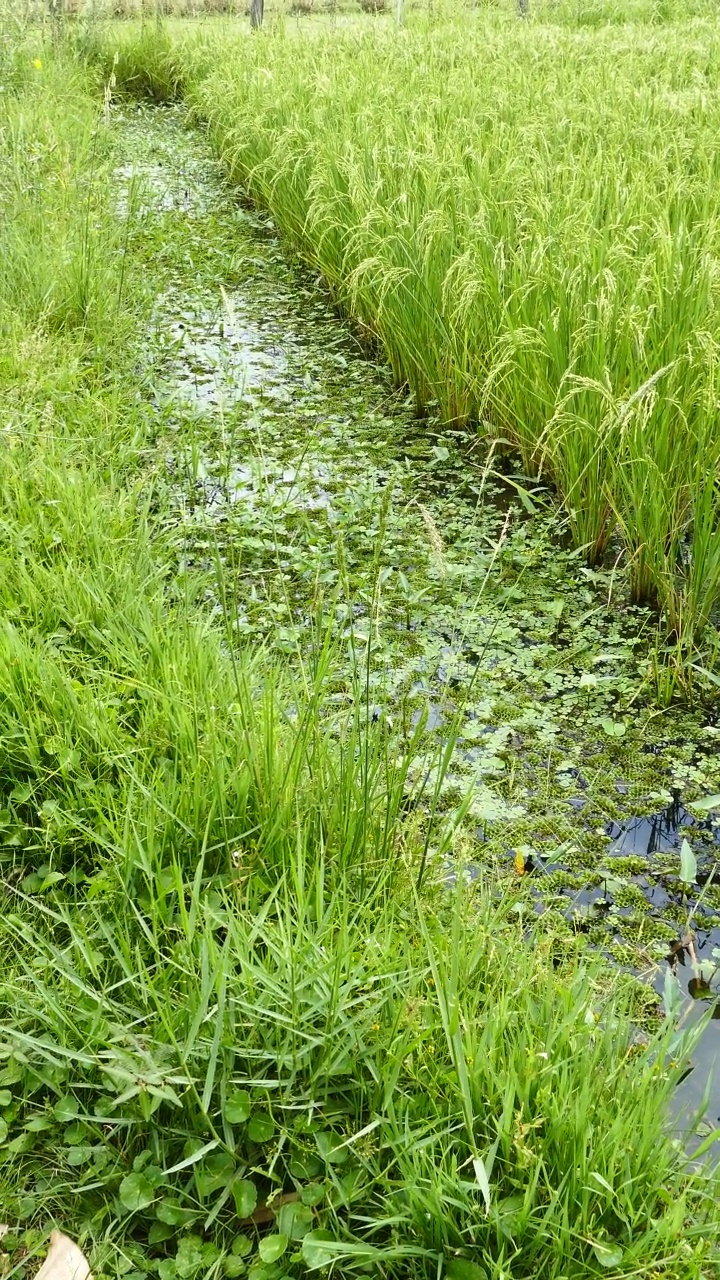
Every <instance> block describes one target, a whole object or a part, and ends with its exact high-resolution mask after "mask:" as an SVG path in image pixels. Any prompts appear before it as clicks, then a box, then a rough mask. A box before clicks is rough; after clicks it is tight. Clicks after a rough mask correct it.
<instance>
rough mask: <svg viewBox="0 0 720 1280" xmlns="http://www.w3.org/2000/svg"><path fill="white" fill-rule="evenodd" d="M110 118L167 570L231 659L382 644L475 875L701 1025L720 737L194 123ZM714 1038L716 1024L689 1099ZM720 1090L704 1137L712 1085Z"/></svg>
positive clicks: (700, 1086)
mask: <svg viewBox="0 0 720 1280" xmlns="http://www.w3.org/2000/svg"><path fill="white" fill-rule="evenodd" d="M116 127H117V129H118V131H119V132H120V133H121V137H122V146H123V148H124V151H125V154H126V163H125V164H124V166H123V169H122V171H121V173H120V174H119V177H120V178H121V180H122V192H123V195H122V209H123V212H124V214H125V216H127V217H128V218H129V220H130V226H131V234H132V235H133V237H134V238H135V239H136V240H137V241H138V242H139V243H140V244H141V245H142V246H144V248H145V250H146V251H147V253H148V254H152V256H153V261H154V273H156V272H157V271H158V269H159V270H160V272H161V274H162V278H163V280H164V287H163V289H162V291H161V292H160V294H159V296H158V297H157V298H156V301H155V309H154V320H153V325H152V330H151V333H150V334H149V336H148V347H147V352H146V356H145V361H144V367H143V369H142V371H141V374H142V378H143V381H144V383H145V385H146V387H147V388H148V395H149V396H150V397H151V399H152V403H153V405H154V410H155V414H156V419H157V439H158V455H159V458H160V460H161V462H160V465H161V468H162V473H163V476H164V484H165V485H166V489H167V497H168V504H167V505H168V507H169V509H170V510H171V512H172V515H171V518H170V522H169V527H165V528H164V530H163V533H164V536H165V538H166V543H167V544H168V545H170V546H171V548H172V553H173V555H174V556H175V561H176V569H177V572H178V573H179V574H180V573H182V572H184V571H185V569H186V568H188V567H189V568H191V569H192V572H193V574H194V575H196V576H199V577H200V579H202V578H203V576H204V577H205V579H206V582H207V592H206V604H207V607H208V609H210V610H211V611H212V610H216V611H219V610H220V609H222V610H223V611H224V613H225V615H226V616H227V615H228V614H229V615H230V624H231V626H232V629H233V631H234V633H235V635H236V637H237V639H238V642H243V641H246V642H248V643H255V642H258V641H260V640H261V639H262V640H268V641H270V642H271V643H272V645H273V646H274V647H275V648H276V649H278V650H280V651H288V652H291V651H294V650H295V649H296V648H297V647H298V646H302V645H303V643H305V641H306V639H307V635H308V629H309V627H311V626H312V624H313V621H314V620H315V619H316V618H317V617H318V615H319V614H322V615H323V616H325V617H328V616H330V617H331V619H332V621H333V623H334V625H335V627H336V630H337V634H338V636H339V638H340V640H341V641H345V642H346V643H347V646H348V652H349V653H350V651H352V652H353V653H354V654H355V655H357V653H358V651H359V650H362V651H363V652H367V647H368V646H369V651H370V669H371V682H370V684H371V692H370V704H369V708H368V710H369V713H370V714H372V715H373V716H376V717H377V716H384V717H386V718H387V719H388V721H390V722H392V723H393V724H395V725H396V726H397V729H398V733H399V734H402V733H406V732H407V731H408V730H409V729H410V728H412V726H413V725H415V724H417V723H418V720H419V719H420V718H422V719H423V721H424V722H425V724H426V732H427V734H428V735H430V736H433V735H434V737H435V738H436V739H440V740H442V739H443V738H447V736H448V735H449V734H452V735H453V736H454V737H455V738H456V744H455V749H454V752H453V759H452V764H451V767H450V769H449V771H448V774H447V776H446V777H445V779H444V781H443V783H442V791H443V803H444V805H445V806H446V808H447V809H448V811H452V809H453V807H454V806H457V805H458V804H459V803H460V800H461V797H462V796H463V795H464V794H465V793H466V792H467V790H468V788H470V789H471V791H472V801H471V803H470V806H469V810H468V817H467V819H466V827H467V838H466V841H465V845H464V849H465V853H464V866H463V869H462V873H463V874H465V875H466V876H467V877H468V879H469V880H472V879H473V878H474V877H477V876H480V875H492V876H493V877H495V878H496V879H497V880H499V881H501V882H503V883H505V884H506V886H507V887H508V888H509V889H510V890H511V891H512V893H513V894H515V895H516V897H517V902H518V909H519V910H520V911H521V912H523V913H524V918H526V919H527V921H528V923H529V926H532V928H535V927H540V928H543V929H548V930H552V931H553V932H554V933H555V934H556V936H557V939H558V944H559V945H562V943H563V941H566V942H567V943H568V945H570V944H571V943H574V942H575V940H576V938H577V934H578V933H582V934H583V935H586V936H587V939H588V941H589V943H591V944H594V945H597V946H600V947H602V948H604V949H605V951H606V952H607V954H608V956H609V957H610V958H611V959H612V960H613V961H615V962H617V963H620V964H622V965H624V966H626V967H627V968H630V969H632V970H633V971H635V972H638V973H640V974H642V976H643V978H644V980H645V981H646V982H647V990H648V1008H650V1006H651V1004H653V1003H654V1001H655V994H654V990H653V988H655V989H657V990H662V989H663V988H664V987H665V982H666V973H667V971H668V967H669V966H670V968H671V972H672V973H673V974H674V975H676V976H677V978H678V980H679V982H680V986H681V990H682V992H683V996H684V998H685V1000H686V1002H687V1015H686V1016H687V1017H688V1019H689V1020H691V1021H692V1020H693V1019H697V1017H698V1016H702V1015H703V1013H704V1012H705V1011H710V1010H714V1008H715V1001H716V996H715V988H716V986H717V985H718V983H716V979H715V975H714V962H715V959H716V958H717V957H715V956H714V951H715V949H716V948H717V947H718V946H719V945H720V884H716V883H715V875H716V866H717V852H718V839H719V838H720V833H719V829H718V826H717V825H716V823H715V820H714V813H715V812H716V811H714V810H713V809H705V810H700V809H697V808H694V807H693V804H694V802H695V801H698V800H699V801H701V802H702V801H704V800H706V799H707V797H708V795H712V794H714V793H717V792H720V762H718V759H717V752H716V739H717V736H718V733H720V730H719V729H718V728H717V727H716V726H715V725H714V724H713V723H712V722H711V721H710V720H709V719H705V718H703V716H702V715H695V716H691V715H689V714H684V713H682V712H680V711H678V710H673V711H671V712H667V713H664V714H659V713H658V712H657V709H656V708H655V707H654V706H653V705H652V702H651V700H649V699H645V698H644V696H643V693H642V689H643V685H644V681H645V680H646V674H647V651H648V645H649V643H650V640H651V636H652V623H651V620H650V619H649V618H648V617H647V616H646V615H645V614H643V613H642V611H639V610H636V609H633V608H631V607H630V606H629V605H628V603H627V599H626V595H625V591H624V584H623V582H622V579H621V576H619V575H618V574H617V572H616V571H611V570H607V571H604V570H599V571H591V570H589V569H588V568H587V567H586V566H585V565H584V564H583V561H582V558H581V557H580V556H579V555H578V554H577V553H576V552H574V551H571V550H568V549H567V544H566V541H565V539H564V537H563V532H564V531H563V528H562V523H561V520H560V518H559V517H558V515H557V513H555V512H554V511H553V508H552V506H551V504H550V503H549V502H548V500H547V495H545V494H544V493H542V492H541V491H538V490H537V489H536V488H534V487H533V485H532V484H531V482H529V481H528V480H527V479H526V478H524V477H522V476H518V475H515V474H514V473H513V470H512V462H511V461H510V462H508V461H507V460H503V461H502V462H501V461H500V460H499V459H497V458H496V459H492V458H491V459H490V460H489V461H488V458H487V455H486V453H485V452H483V451H481V450H480V449H479V448H477V449H475V448H473V446H472V441H470V440H469V439H468V436H467V433H456V432H454V431H452V430H449V429H447V428H446V427H443V426H442V424H439V423H437V422H434V421H433V420H432V418H429V419H425V420H424V421H421V422H419V421H417V419H416V418H415V417H414V415H413V412H412V407H411V406H410V405H408V404H407V403H406V402H405V400H404V398H403V395H402V393H401V392H398V391H397V390H395V389H394V388H393V387H392V385H391V383H390V381H389V377H388V374H387V371H386V369H385V368H384V366H383V365H382V364H381V363H379V362H378V361H377V360H375V359H373V358H372V356H371V355H368V353H367V351H364V350H363V349H362V348H361V346H360V343H359V341H358V339H357V337H356V336H355V335H354V334H353V332H352V330H351V329H350V328H348V327H347V326H346V325H345V324H343V323H342V322H341V320H340V319H339V317H338V316H337V314H336V313H335V311H334V310H333V308H332V305H331V302H330V300H329V299H328V297H327V295H326V294H325V293H324V292H323V290H322V288H321V287H320V285H319V282H317V281H315V280H314V279H313V278H312V277H311V276H309V275H308V273H307V272H306V271H303V270H301V269H300V268H299V267H298V266H297V265H296V264H294V263H293V261H292V259H291V258H290V257H289V256H288V255H287V253H286V251H285V250H284V249H283V247H282V246H281V245H280V243H279V240H278V237H277V235H276V233H275V231H274V228H273V226H272V224H271V223H270V222H269V221H268V219H267V218H266V217H265V216H264V215H262V214H261V213H258V212H256V211H253V210H252V209H250V208H249V207H247V206H246V205H245V204H244V203H243V202H242V200H241V199H240V198H239V196H238V194H237V193H236V192H232V191H230V190H228V189H227V188H226V187H225V186H224V185H223V181H222V176H221V174H220V172H219V170H218V169H217V168H216V166H215V164H214V163H213V161H212V159H211V158H210V156H209V153H208V149H207V146H206V144H205V140H204V139H203V137H202V135H201V134H200V133H198V132H197V131H195V132H193V131H190V130H189V129H187V128H186V126H185V124H184V121H183V117H182V114H181V112H180V111H179V110H178V109H152V110H149V109H144V108H136V109H123V111H122V112H118V115H117V117H116ZM165 505H166V504H163V507H164V508H165ZM218 565H220V566H222V568H221V573H222V576H223V592H222V601H221V599H220V595H219V593H218V591H217V589H216V585H215V584H216V583H217V575H218ZM349 660H350V659H349ZM639 690H640V693H638V691H639ZM338 696H342V690H339V691H338ZM717 813H718V814H720V810H718V811H717ZM683 840H687V841H688V842H689V844H690V845H691V847H692V850H693V853H694V855H695V858H696V862H697V874H696V876H695V877H694V880H693V883H692V884H687V883H685V882H684V881H683V879H682V876H681V871H682V866H681V847H682V841H683ZM435 870H436V874H437V875H438V876H445V877H446V878H448V879H452V877H453V876H454V875H456V874H457V873H458V868H457V867H440V866H438V867H436V868H435ZM711 971H712V973H711ZM699 972H700V973H702V974H703V975H704V977H703V981H702V983H701V984H699V985H698V981H697V978H698V973H699ZM717 1036H718V1026H717V1024H715V1023H714V1022H713V1021H712V1020H710V1022H709V1025H708V1029H707V1031H706V1033H705V1035H704V1038H703V1041H702V1043H701V1046H700V1049H699V1051H698V1053H697V1055H696V1059H695V1069H694V1071H693V1072H692V1073H691V1075H690V1076H689V1077H688V1079H687V1081H686V1082H685V1084H684V1085H683V1089H682V1101H683V1102H684V1103H687V1104H688V1106H692V1105H694V1104H696V1103H697V1102H698V1101H699V1099H700V1097H701V1096H702V1093H703V1090H704V1089H705V1088H706V1086H707V1082H708V1080H709V1079H710V1077H711V1068H712V1062H713V1059H714V1056H715V1053H716V1051H717V1047H718V1039H717ZM709 1096H710V1104H709V1109H708V1113H707V1120H708V1121H711V1122H713V1123H714V1122H716V1121H718V1120H720V1080H718V1081H717V1082H715V1083H713V1082H712V1081H711V1083H710V1095H709Z"/></svg>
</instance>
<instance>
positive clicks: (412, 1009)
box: [0, 36, 718, 1280]
mask: <svg viewBox="0 0 720 1280" xmlns="http://www.w3.org/2000/svg"><path fill="white" fill-rule="evenodd" d="M147 38H148V37H146V39H147ZM150 39H151V42H152V41H155V40H156V37H154V36H152V37H151V38H150ZM148 48H149V49H150V48H153V49H154V50H155V56H156V63H155V64H153V65H150V64H149V63H147V62H146V64H145V65H146V66H149V70H148V71H147V72H146V80H145V82H144V89H145V90H146V91H147V90H151V91H154V92H155V93H156V94H157V96H167V94H168V93H170V92H172V93H175V92H177V88H178V84H179V81H180V78H181V77H180V75H179V74H177V73H176V71H175V70H173V67H172V66H171V65H169V64H168V61H167V54H166V50H164V48H163V46H158V45H157V43H155V44H152V43H149V44H148ZM123 56H125V55H123ZM143 56H145V55H143ZM3 58H4V59H5V62H4V65H3V83H4V84H5V85H6V92H5V93H4V94H3V95H2V97H1V98H0V207H1V209H2V215H3V217H2V223H1V224H0V225H1V226H2V231H1V233H0V234H1V235H2V257H3V265H4V271H3V275H2V278H1V279H0V325H1V326H2V329H1V333H2V339H3V341H2V365H1V366H0V377H1V379H2V383H1V391H0V395H1V397H2V411H3V423H2V425H3V428H4V430H3V432H2V437H1V444H0V448H1V449H2V482H1V486H0V539H1V541H0V545H1V547H2V562H3V576H2V587H1V590H2V602H3V623H2V629H1V630H0V644H1V645H2V651H1V653H0V673H1V674H0V681H1V682H2V683H1V684H0V716H1V717H2V721H1V723H2V734H1V743H2V745H1V748H0V786H1V787H2V797H1V802H2V841H3V843H2V850H1V851H0V867H1V868H2V888H1V889H0V893H1V894H2V914H1V915H0V963H1V966H2V967H1V970H0V1022H1V1024H2V1031H1V1032H0V1204H2V1218H3V1222H7V1224H8V1225H9V1227H10V1232H9V1233H6V1234H5V1235H4V1236H3V1238H2V1240H1V1241H0V1263H1V1265H2V1269H3V1270H4V1272H5V1273H6V1274H7V1276H8V1277H9V1276H10V1275H21V1274H28V1275H31V1274H32V1273H33V1271H34V1267H35V1259H36V1258H37V1256H38V1254H39V1253H40V1252H41V1251H42V1248H43V1242H44V1240H45V1237H46V1234H47V1230H48V1228H49V1226H50V1225H51V1224H52V1223H57V1224H58V1225H60V1226H61V1227H63V1228H64V1229H65V1230H67V1231H69V1232H71V1233H72V1234H74V1235H76V1236H79V1237H80V1238H81V1240H82V1242H83V1244H84V1246H85V1248H86V1250H87V1252H88V1253H89V1254H90V1255H91V1261H92V1265H93V1271H94V1274H95V1276H96V1278H99V1277H104V1276H108V1277H110V1276H112V1277H116V1276H125V1277H132V1280H139V1278H140V1277H143V1276H158V1277H160V1280H175V1277H178V1280H191V1278H192V1277H196V1276H197V1277H200V1276H210V1275H217V1276H219V1275H226V1276H238V1275H244V1274H246V1273H247V1274H248V1276H249V1277H250V1280H281V1278H282V1277H285V1276H300V1275H304V1274H306V1273H307V1272H309V1271H316V1270H318V1271H324V1272H325V1273H327V1271H328V1269H330V1271H331V1274H335V1275H339V1276H350V1275H354V1274H359V1273H361V1274H368V1273H374V1274H376V1275H381V1276H388V1277H390V1276H397V1277H408V1276H416V1277H423V1278H425V1277H427V1278H428V1280H429V1278H430V1277H438V1276H440V1277H442V1276H443V1275H445V1276H447V1277H449V1278H450V1280H453V1277H454V1280H482V1277H486V1280H523V1278H525V1277H529V1276H540V1277H543V1280H561V1277H573V1278H575V1277H577V1278H578V1280H579V1278H581V1277H591V1276H597V1275H611V1276H612V1275H615V1276H632V1275H637V1274H655V1275H656V1276H657V1277H666V1278H667V1280H671V1278H672V1280H674V1278H675V1277H677V1276H679V1275H682V1276H687V1277H688V1280H707V1277H708V1276H713V1275H714V1274H716V1261H717V1253H718V1248H717V1244H718V1242H717V1229H716V1225H715V1219H714V1209H715V1204H716V1199H717V1194H716V1193H717V1187H716V1182H715V1180H714V1177H710V1176H709V1175H705V1174H699V1173H697V1172H693V1171H692V1170H691V1169H689V1168H688V1165H687V1162H686V1160H685V1158H684V1156H683V1154H682V1152H681V1151H679V1150H678V1147H677V1145H676V1144H675V1143H674V1142H673V1141H672V1140H671V1139H670V1137H669V1136H668V1135H667V1131H666V1111H667V1105H668V1102H669V1099H670V1097H671V1095H672V1091H673V1089H674V1086H675V1084H676V1083H677V1080H678V1078H679V1076H680V1074H681V1072H682V1070H683V1063H684V1060H685V1054H686V1050H687V1045H684V1044H683V1043H682V1041H681V1040H678V1039H677V1037H676V1032H675V1027H674V1024H673V1019H672V1018H670V1019H668V1021H667V1023H665V1024H664V1025H663V1027H662V1028H661V1030H660V1032H659V1033H658V1035H657V1036H654V1037H652V1038H651V1040H650V1042H649V1043H647V1044H646V1043H645V1042H644V1040H643V1039H642V1037H640V1036H639V1035H638V1034H637V1028H636V1027H635V1025H634V1022H633V1016H632V1015H633V1012H634V1009H633V1003H632V1000H633V987H632V984H631V983H630V982H629V981H628V982H626V981H625V980H624V979H617V980H615V979H613V980H612V981H610V980H609V979H608V974H607V969H606V967H605V966H603V965H602V964H601V961H600V960H599V959H597V958H594V957H593V956H592V955H588V954H584V949H583V948H582V945H581V943H580V942H579V943H578V945H577V947H573V946H571V945H570V944H567V945H566V946H564V947H563V948H558V947H557V946H556V945H555V944H554V943H553V942H552V941H551V940H546V939H545V940H544V939H542V938H541V937H538V938H537V939H535V937H534V934H533V932H532V930H531V929H530V928H529V927H528V925H527V924H523V922H522V920H521V918H520V916H519V914H518V912H517V911H516V910H515V907H516V905H517V904H516V902H515V900H514V896H513V893H512V891H508V892H507V893H505V894H503V895H499V894H498V891H497V885H496V883H495V882H494V881H492V880H490V879H488V880H485V879H481V880H479V881H478V882H477V883H476V885H475V888H474V889H473V890H472V891H467V892H466V891H465V889H464V887H462V888H461V889H459V890H458V892H457V893H455V894H454V893H452V892H450V891H449V889H448V886H447V885H446V884H445V882H444V880H443V876H442V870H441V868H442V866H443V862H442V856H441V855H442V854H443V851H444V848H445V847H449V844H450V842H451V841H452V830H451V829H450V830H448V829H447V828H445V829H441V828H439V827H435V826H434V825H433V824H432V822H431V820H430V809H431V804H430V802H429V798H428V797H426V798H425V799H424V798H423V796H422V794H421V792H420V791H419V790H418V791H416V792H415V793H414V794H413V795H410V794H408V784H407V777H408V770H409V768H410V766H411V765H413V764H415V765H416V764H417V760H416V759H414V757H415V756H416V753H417V750H418V743H417V741H416V740H413V739H412V738H411V739H410V740H409V741H405V743H404V744H403V751H402V752H400V751H399V744H398V742H397V741H396V740H394V739H392V738H391V737H390V736H389V728H388V726H387V725H386V724H385V723H384V721H382V720H380V721H379V722H378V723H376V724H375V723H373V721H372V718H371V717H370V716H368V714H367V708H366V707H364V705H363V700H364V698H365V697H366V694H365V691H364V687H363V675H364V672H363V670H362V668H361V669H360V670H359V671H358V673H357V676H356V678H355V679H353V677H352V674H351V676H350V677H348V675H347V668H346V666H345V667H344V668H343V669H342V671H340V669H339V664H338V663H337V662H336V656H335V651H334V648H333V643H334V642H333V641H332V640H331V638H330V636H329V632H328V630H327V629H326V628H324V626H323V623H322V620H321V619H320V621H319V622H318V624H317V630H316V632H315V633H313V635H312V636H311V638H310V640H309V642H308V645H307V648H306V650H304V651H303V652H302V653H297V654H296V655H295V656H294V657H293V656H290V657H288V656H287V655H285V656H284V657H283V659H282V661H280V660H279V658H278V656H277V654H275V653H273V651H272V646H271V645H269V646H267V648H266V649H264V650H256V651H254V652H250V651H248V649H243V648H241V647H240V646H239V645H238V643H237V641H236V638H235V636H234V633H233V631H232V629H231V627H230V626H229V625H227V626H226V625H224V623H223V620H222V618H221V619H220V620H219V621H218V620H217V618H216V616H215V614H214V613H213V612H212V611H211V609H210V608H208V604H207V587H208V582H207V574H203V573H201V571H200V570H198V571H197V572H195V571H193V572H191V571H189V570H187V569H182V568H181V567H178V564H177V558H176V557H175V556H174V554H171V552H170V550H169V547H168V544H167V540H166V539H167V534H166V527H167V521H166V520H165V519H164V518H163V517H164V510H163V504H164V503H165V502H166V501H167V489H168V485H167V482H166V477H165V476H164V475H163V463H164V456H165V455H164V453H163V450H162V448H161V447H160V446H161V436H162V431H163V429H164V425H165V424H164V420H163V417H162V413H161V412H160V411H159V410H158V407H157V404H156V402H155V398H154V395H153V390H154V389H153V388H152V387H151V386H149V385H146V382H145V374H144V372H143V370H144V368H145V367H146V366H145V364H144V362H143V358H142V355H143V348H144V344H145V342H146V333H147V326H148V323H149V317H150V313H151V308H152V304H153V299H154V296H155V292H156V291H157V289H158V287H159V283H160V279H161V277H160V275H159V274H158V270H159V269H158V267H157V261H158V260H159V257H160V249H161V236H160V235H159V232H158V228H159V229H160V230H161V231H162V229H163V226H164V224H158V227H155V229H154V230H153V225H152V223H151V220H150V219H149V218H148V217H147V216H146V214H144V213H143V210H144V209H145V208H146V207H147V200H146V199H144V198H143V193H142V192H141V191H139V190H134V188H133V186H132V183H130V184H129V186H128V184H127V183H124V184H123V182H122V181H121V179H120V177H119V173H118V170H119V169H120V168H121V167H122V165H123V163H124V161H125V157H124V155H123V152H122V139H121V137H120V136H119V134H118V132H117V130H115V129H114V128H113V126H112V113H111V112H110V113H108V112H106V110H105V109H104V107H103V94H104V90H105V89H106V88H108V89H109V87H110V86H109V83H108V82H109V75H110V69H111V68H110V69H108V73H107V76H106V77H102V76H98V75H97V74H96V73H95V72H94V71H92V70H88V68H87V66H80V65H79V64H77V63H74V62H73V61H72V60H70V59H67V58H66V57H65V56H64V55H62V54H61V53H59V52H58V53H56V54H53V53H52V52H51V51H50V50H48V49H42V48H37V47H34V46H33V45H32V43H27V42H25V43H18V44H17V45H16V46H13V47H7V46H6V47H4V48H3ZM132 58H135V64H134V65H135V66H136V67H137V65H138V63H137V53H134V54H128V55H127V61H126V62H125V63H123V61H122V58H121V59H119V60H118V62H117V64H116V65H115V74H116V75H118V76H121V75H124V74H125V70H124V68H125V67H131V66H132V65H133V64H132ZM112 61H113V59H111V67H112ZM162 77H165V79H164V80H163V79H162ZM108 114H109V116H110V121H111V123H110V124H108ZM174 429H175V430H176V431H178V430H183V426H182V424H180V425H178V424H177V423H176V424H175V427H174ZM187 429H188V439H190V431H191V426H188V428H187ZM213 587H214V591H215V598H217V597H218V596H220V598H222V592H223V577H222V568H221V564H220V561H219V560H218V568H217V572H216V574H215V577H214V582H213ZM313 637H314V638H313ZM330 695H332V696H330ZM420 773H421V775H422V771H420ZM429 848H430V849H431V850H432V852H433V855H434V862H433V863H432V865H431V868H430V872H429V873H428V874H426V876H425V878H424V881H423V884H422V886H421V888H422V894H421V895H420V893H419V892H418V882H419V880H420V873H421V870H422V868H423V866H424V865H425V858H426V853H427V851H428V849H429ZM459 852H460V850H458V853H459ZM461 884H462V880H461ZM533 943H534V944H535V945H532V944H533ZM529 944H530V945H529ZM669 1004H672V1002H671V1001H669Z"/></svg>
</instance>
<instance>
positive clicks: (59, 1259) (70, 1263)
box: [35, 1231, 92, 1280]
mask: <svg viewBox="0 0 720 1280" xmlns="http://www.w3.org/2000/svg"><path fill="white" fill-rule="evenodd" d="M35 1280H92V1276H91V1274H90V1264H89V1262H88V1260H87V1258H86V1257H85V1254H84V1253H83V1251H82V1249H81V1248H80V1247H79V1245H76V1244H75V1242H74V1240H71V1239H70V1237H69V1236H64V1235H63V1233H62V1231H53V1233H52V1235H51V1237H50V1252H49V1253H48V1256H47V1258H46V1259H45V1261H44V1262H43V1264H42V1266H41V1268H40V1270H39V1271H38V1273H37V1275H36V1276H35Z"/></svg>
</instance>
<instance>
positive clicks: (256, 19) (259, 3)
mask: <svg viewBox="0 0 720 1280" xmlns="http://www.w3.org/2000/svg"><path fill="white" fill-rule="evenodd" d="M264 12H265V3H264V0H250V26H251V27H252V29H253V31H258V30H259V28H260V27H261V26H262V24H263V15H264Z"/></svg>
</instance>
